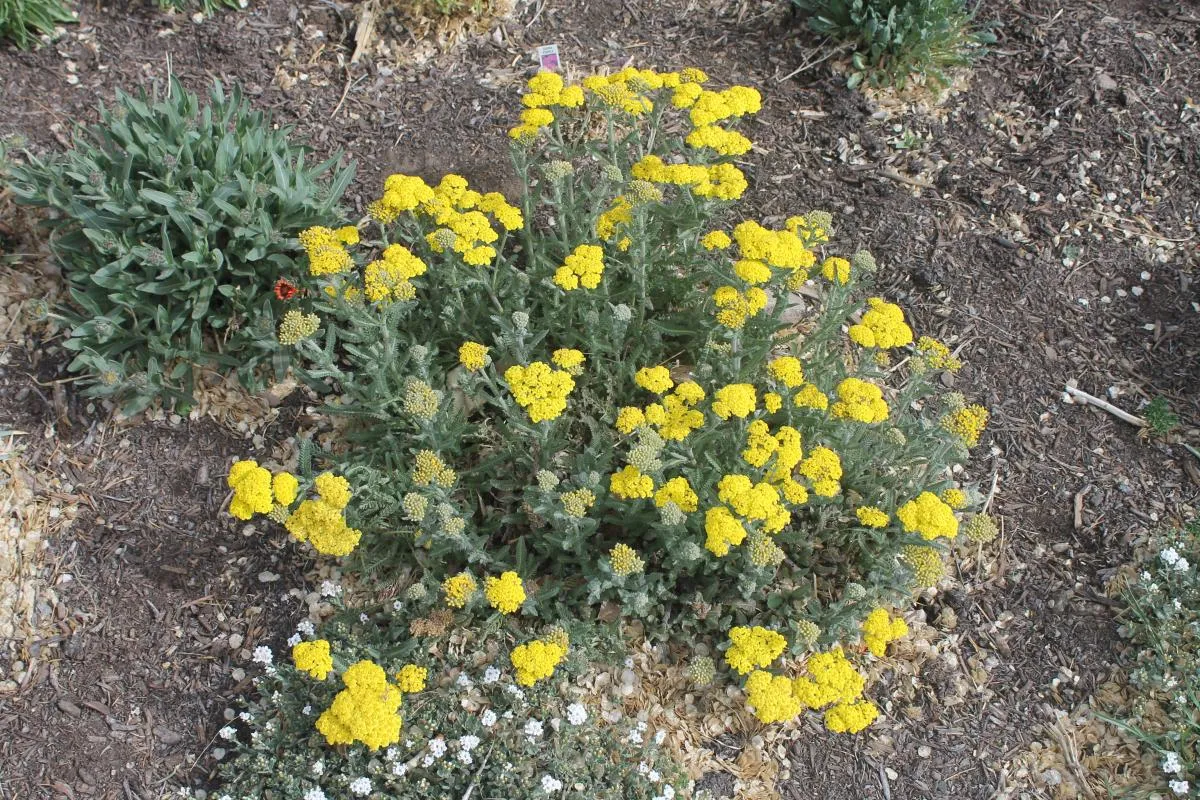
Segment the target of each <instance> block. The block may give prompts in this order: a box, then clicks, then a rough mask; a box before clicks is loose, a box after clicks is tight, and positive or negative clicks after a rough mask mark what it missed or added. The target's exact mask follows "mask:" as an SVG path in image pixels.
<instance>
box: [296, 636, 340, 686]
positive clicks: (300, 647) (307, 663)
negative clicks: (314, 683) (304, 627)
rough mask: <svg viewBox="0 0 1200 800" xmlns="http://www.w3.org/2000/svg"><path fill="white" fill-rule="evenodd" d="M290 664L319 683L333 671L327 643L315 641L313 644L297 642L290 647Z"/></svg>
mask: <svg viewBox="0 0 1200 800" xmlns="http://www.w3.org/2000/svg"><path fill="white" fill-rule="evenodd" d="M292 662H293V663H294V664H295V665H296V669H298V670H300V671H301V672H306V673H308V674H309V675H311V676H312V677H314V678H316V679H317V680H319V681H323V680H325V677H326V676H327V675H328V674H329V673H330V671H331V670H332V669H333V657H332V656H331V655H330V654H329V642H327V641H326V640H324V639H317V640H316V641H313V642H298V643H296V644H295V645H294V646H293V647H292Z"/></svg>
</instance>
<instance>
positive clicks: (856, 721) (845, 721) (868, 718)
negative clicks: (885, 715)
mask: <svg viewBox="0 0 1200 800" xmlns="http://www.w3.org/2000/svg"><path fill="white" fill-rule="evenodd" d="M878 716H879V709H878V708H877V707H876V706H875V704H874V703H872V702H871V701H870V700H856V701H854V702H852V703H838V704H837V705H836V706H833V707H832V708H830V709H829V710H828V711H826V712H825V727H826V728H828V729H829V730H831V731H833V732H834V733H858V732H859V731H861V730H862V729H863V728H865V727H867V726H868V725H870V724H871V723H872V722H874V721H875V719H876V717H878Z"/></svg>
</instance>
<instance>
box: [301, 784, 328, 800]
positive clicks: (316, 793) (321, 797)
mask: <svg viewBox="0 0 1200 800" xmlns="http://www.w3.org/2000/svg"><path fill="white" fill-rule="evenodd" d="M304 800H327V798H326V797H325V793H324V792H323V791H321V787H319V786H315V787H313V788H312V789H309V790H308V791H307V792H305V793H304Z"/></svg>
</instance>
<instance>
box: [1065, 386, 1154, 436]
mask: <svg viewBox="0 0 1200 800" xmlns="http://www.w3.org/2000/svg"><path fill="white" fill-rule="evenodd" d="M1067 395H1068V396H1070V398H1071V399H1072V401H1073V402H1074V401H1079V402H1081V403H1082V404H1083V405H1091V406H1095V407H1096V408H1100V409H1103V410H1105V411H1107V412H1108V413H1110V414H1112V415H1113V416H1114V417H1116V418H1117V419H1120V420H1124V421H1125V422H1128V423H1129V424H1130V425H1136V426H1137V427H1139V428H1144V427H1146V425H1147V424H1148V423H1147V422H1146V420H1144V419H1142V418H1141V417H1138V416H1134V415H1133V414H1130V413H1129V412H1128V411H1124V410H1122V409H1120V408H1117V407H1116V406H1114V405H1113V404H1112V403H1110V402H1108V401H1107V400H1101V399H1100V398H1099V397H1096V396H1095V395H1094V394H1088V393H1087V392H1085V391H1083V390H1082V389H1076V388H1075V387H1074V386H1072V385H1070V384H1067Z"/></svg>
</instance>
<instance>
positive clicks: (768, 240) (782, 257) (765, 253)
mask: <svg viewBox="0 0 1200 800" xmlns="http://www.w3.org/2000/svg"><path fill="white" fill-rule="evenodd" d="M733 238H734V241H736V242H737V245H738V252H739V253H741V256H742V258H743V259H749V260H752V261H759V262H763V263H765V264H768V265H770V266H772V267H775V268H776V269H785V270H788V271H789V272H792V273H796V272H799V271H801V270H807V269H808V268H809V267H811V266H812V265H813V262H814V261H815V256H813V254H812V251H811V250H809V249H808V248H806V247H805V246H804V242H803V241H801V239H800V237H799V236H797V235H796V233H795V232H794V231H792V230H788V229H786V228H785V229H784V230H778V231H776V230H771V229H770V228H764V227H763V226H762V225H760V224H758V223H757V222H754V221H753V220H745V221H743V222H740V223H738V224H737V226H736V227H735V228H734V229H733Z"/></svg>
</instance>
